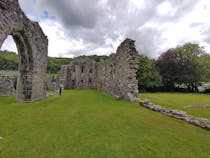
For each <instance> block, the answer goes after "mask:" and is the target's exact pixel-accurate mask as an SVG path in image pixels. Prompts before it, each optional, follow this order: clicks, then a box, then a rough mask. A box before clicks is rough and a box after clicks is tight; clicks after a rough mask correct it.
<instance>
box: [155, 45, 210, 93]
mask: <svg viewBox="0 0 210 158" xmlns="http://www.w3.org/2000/svg"><path fill="white" fill-rule="evenodd" d="M209 62H210V61H209V54H207V53H206V52H205V51H204V48H203V47H200V46H199V45H198V44H193V43H186V44H184V45H183V46H179V47H176V48H174V49H169V50H167V51H166V52H164V53H163V54H162V55H161V56H160V57H159V58H158V60H157V61H156V65H157V67H159V69H160V73H161V75H162V77H163V84H164V86H166V87H171V88H175V87H176V86H177V85H178V86H184V87H187V88H188V89H189V90H191V91H197V87H198V85H199V84H200V82H202V81H204V80H208V79H209V78H208V77H209V70H207V69H209Z"/></svg>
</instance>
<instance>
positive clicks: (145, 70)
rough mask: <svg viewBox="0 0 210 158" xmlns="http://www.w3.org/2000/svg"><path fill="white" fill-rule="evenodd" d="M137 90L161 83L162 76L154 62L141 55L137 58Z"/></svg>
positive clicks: (143, 89) (157, 85)
mask: <svg viewBox="0 0 210 158" xmlns="http://www.w3.org/2000/svg"><path fill="white" fill-rule="evenodd" d="M137 79H138V83H139V90H140V91H145V90H148V89H151V88H154V87H159V86H160V85H161V84H162V77H161V75H160V73H159V70H158V69H157V67H156V66H155V62H154V60H152V59H149V58H148V57H146V56H143V55H141V56H140V58H139V68H138V71H137Z"/></svg>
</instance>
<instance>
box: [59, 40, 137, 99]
mask: <svg viewBox="0 0 210 158" xmlns="http://www.w3.org/2000/svg"><path fill="white" fill-rule="evenodd" d="M134 43H135V42H134V41H133V40H131V39H126V40H125V41H124V42H122V43H121V44H120V46H119V47H118V49H117V52H116V54H112V55H110V56H109V58H108V59H106V60H104V61H100V62H96V61H94V60H92V59H89V58H87V57H78V58H76V59H74V60H73V61H72V62H71V63H70V64H69V65H64V66H63V67H62V68H61V70H60V71H59V72H58V84H59V83H62V84H63V85H64V88H66V89H98V90H101V91H103V92H106V93H108V94H110V95H112V96H115V97H117V98H123V99H126V100H129V101H135V99H136V98H137V97H138V81H137V79H136V71H137V68H138V57H139V56H138V52H137V51H136V49H135V44H134Z"/></svg>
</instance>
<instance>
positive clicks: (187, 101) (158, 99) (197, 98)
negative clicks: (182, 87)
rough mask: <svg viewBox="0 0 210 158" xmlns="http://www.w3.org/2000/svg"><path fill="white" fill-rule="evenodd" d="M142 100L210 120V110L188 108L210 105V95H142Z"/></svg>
mask: <svg viewBox="0 0 210 158" xmlns="http://www.w3.org/2000/svg"><path fill="white" fill-rule="evenodd" d="M140 98H144V99H148V100H150V101H151V102H153V103H155V104H157V105H161V106H163V107H167V108H171V109H177V110H182V111H186V112H188V113H189V114H191V115H193V116H196V117H204V118H208V119H210V108H186V107H185V106H188V105H192V106H193V105H195V106H196V105H197V106H200V105H210V95H205V94H192V93H191V94H190V93H141V94H140Z"/></svg>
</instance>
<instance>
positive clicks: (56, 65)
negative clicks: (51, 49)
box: [47, 57, 72, 73]
mask: <svg viewBox="0 0 210 158" xmlns="http://www.w3.org/2000/svg"><path fill="white" fill-rule="evenodd" d="M71 60H72V59H71V58H56V57H48V64H47V72H48V73H57V72H58V71H59V70H60V68H61V66H62V65H67V64H69V63H70V61H71Z"/></svg>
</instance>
